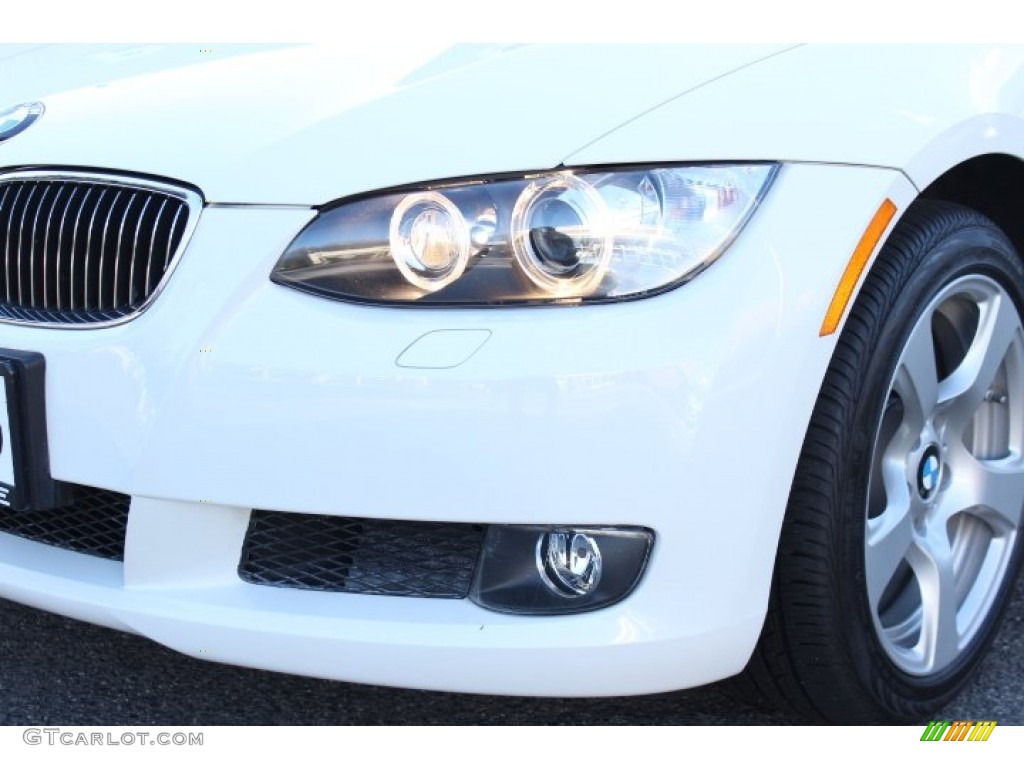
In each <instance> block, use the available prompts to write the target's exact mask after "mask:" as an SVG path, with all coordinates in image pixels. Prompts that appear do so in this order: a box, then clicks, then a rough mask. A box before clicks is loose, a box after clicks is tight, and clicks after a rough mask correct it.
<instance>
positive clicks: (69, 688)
mask: <svg viewBox="0 0 1024 768" xmlns="http://www.w3.org/2000/svg"><path fill="white" fill-rule="evenodd" d="M940 714H941V717H942V718H943V719H948V720H996V721H998V722H999V723H1000V724H1003V725H1009V724H1014V725H1024V579H1021V580H1019V581H1018V584H1017V590H1016V595H1015V598H1014V601H1013V604H1012V606H1011V608H1010V611H1009V613H1008V615H1007V617H1006V622H1005V624H1004V626H1003V628H1002V631H1001V632H1000V634H999V636H998V637H997V638H996V641H995V643H994V645H993V647H992V649H991V652H990V653H989V656H988V658H987V659H986V661H985V663H984V665H983V667H982V669H981V673H980V675H979V676H978V677H977V679H976V680H975V681H974V682H973V683H972V684H971V685H970V687H969V688H968V689H967V690H966V691H964V693H963V694H961V696H960V697H959V698H958V699H957V700H956V701H954V702H953V703H952V704H951V705H950V706H949V707H947V708H946V710H945V711H944V712H942V713H940ZM794 722H795V721H793V720H792V719H790V718H788V717H786V716H784V715H782V714H780V713H778V712H774V711H770V710H764V709H758V708H757V707H755V706H751V705H749V704H743V703H740V702H737V701H736V700H734V699H733V698H732V697H731V696H730V695H729V694H728V692H727V690H726V688H725V687H724V686H722V685H711V686H706V687H704V688H699V689H693V690H689V691H684V692H680V693H672V694H664V695H657V696H642V697H633V698H605V699H584V700H573V699H530V698H523V697H495V696H467V695H456V694H447V693H436V692H430V691H413V690H401V689H394V688H379V687H374V686H367V685H348V684H345V683H336V682H330V681H325V680H315V679H311V678H303V677H295V676H291V675H280V674H274V673H270V672H261V671H257V670H251V669H241V668H238V667H230V666H226V665H223V664H216V663H212V662H206V661H199V660H196V659H192V658H189V657H186V656H182V655H180V654H178V653H175V652H174V651H171V650H168V649H166V648H163V647H161V646H159V645H156V644H155V643H153V642H151V641H149V640H145V639H143V638H140V637H136V636H133V635H128V634H124V633H121V632H115V631H113V630H109V629H104V628H101V627H95V626H92V625H89V624H83V623H81V622H78V621H73V620H71V619H65V618H63V617H59V616H54V615H51V614H47V613H43V612H41V611H37V610H35V609H32V608H26V607H24V606H21V605H16V604H14V603H10V602H7V601H3V600H0V725H58V724H60V725H161V724H162V725H170V724H173V725H285V724H287V725H350V724H351V725H374V724H381V725H400V724H407V725H441V724H447V725H454V724H466V725H468V724H488V725H520V724H534V725H540V724H566V725H569V724H575V725H643V724H664V725H697V724H702V725H720V724H734V725H743V724H750V725H754V724H757V725H785V724H792V723H794Z"/></svg>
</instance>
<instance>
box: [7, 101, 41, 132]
mask: <svg viewBox="0 0 1024 768" xmlns="http://www.w3.org/2000/svg"><path fill="white" fill-rule="evenodd" d="M45 110H46V108H45V107H44V106H43V103H42V102H41V101H30V102H26V103H25V104H17V105H15V106H13V107H9V108H8V109H4V110H0V141H6V140H7V139H9V138H11V137H12V136H17V135H18V134H19V133H21V132H22V131H24V130H25V129H26V128H28V127H29V126H30V125H32V123H34V122H35V121H36V120H38V119H39V117H40V116H41V115H42V114H43V112H44V111H45Z"/></svg>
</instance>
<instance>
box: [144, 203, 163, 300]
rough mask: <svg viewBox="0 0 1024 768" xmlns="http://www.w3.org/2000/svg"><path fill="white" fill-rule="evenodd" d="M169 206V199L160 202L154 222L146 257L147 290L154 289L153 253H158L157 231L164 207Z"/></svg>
mask: <svg viewBox="0 0 1024 768" xmlns="http://www.w3.org/2000/svg"><path fill="white" fill-rule="evenodd" d="M166 207H167V201H166V200H164V201H163V202H162V203H160V210H158V211H157V212H156V221H154V222H153V235H152V236H151V237H150V239H149V255H148V256H147V257H146V283H145V285H146V290H147V291H151V290H153V283H152V281H151V280H150V276H151V275H152V273H153V255H154V254H155V253H156V250H157V249H156V233H157V232H158V231H159V230H160V219H162V218H163V215H164V209H165V208H166Z"/></svg>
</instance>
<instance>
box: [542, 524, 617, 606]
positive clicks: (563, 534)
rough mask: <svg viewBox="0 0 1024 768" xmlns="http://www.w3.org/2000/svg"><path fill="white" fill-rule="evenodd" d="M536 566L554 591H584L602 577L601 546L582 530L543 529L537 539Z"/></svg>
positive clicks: (569, 594)
mask: <svg viewBox="0 0 1024 768" xmlns="http://www.w3.org/2000/svg"><path fill="white" fill-rule="evenodd" d="M537 570H538V571H539V572H540V575H541V576H542V577H543V578H544V580H545V581H546V582H547V584H548V586H549V587H551V589H553V590H554V591H555V592H556V593H557V594H559V595H565V596H567V597H577V596H578V595H585V594H587V593H588V592H591V591H593V589H594V587H596V586H597V585H598V582H600V581H601V548H600V547H599V546H597V542H596V541H594V539H593V538H592V537H591V536H587V535H586V534H584V533H573V532H571V531H552V532H551V533H545V534H543V535H542V536H541V537H540V538H539V539H538V540H537Z"/></svg>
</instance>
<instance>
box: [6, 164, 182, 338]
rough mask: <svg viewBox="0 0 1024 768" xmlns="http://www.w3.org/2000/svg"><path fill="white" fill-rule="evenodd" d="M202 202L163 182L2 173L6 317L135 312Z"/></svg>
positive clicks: (89, 318)
mask: <svg viewBox="0 0 1024 768" xmlns="http://www.w3.org/2000/svg"><path fill="white" fill-rule="evenodd" d="M150 184H151V185H152V186H150ZM199 201H200V198H199V196H198V195H196V194H194V193H192V192H188V191H185V190H179V189H177V188H174V187H169V186H167V185H161V184H157V183H156V182H143V181H136V180H133V179H122V178H105V177H102V176H94V175H91V174H74V173H71V172H67V173H60V172H53V173H50V172H42V171H40V172H17V173H12V174H6V175H0V248H3V249H4V250H3V253H0V257H2V258H3V261H4V265H3V268H2V269H0V281H2V283H3V285H2V286H0V297H2V300H0V319H4V318H7V319H10V320H15V321H19V322H27V323H46V324H64V323H68V324H82V323H105V322H111V321H115V320H118V319H120V318H124V317H126V316H129V315H133V314H135V313H136V312H138V311H139V310H141V309H142V308H143V307H144V306H145V305H146V304H147V302H148V301H149V300H150V299H151V297H152V296H153V294H154V293H155V292H156V290H157V289H158V288H159V286H160V285H161V283H162V281H163V279H164V278H165V276H166V275H167V273H168V271H169V269H170V268H171V267H172V265H173V263H174V259H175V256H176V255H177V254H178V253H179V251H180V250H181V247H182V245H183V241H184V239H185V236H186V233H187V232H188V231H189V228H190V225H191V224H194V217H193V214H194V212H195V211H197V210H198V208H199Z"/></svg>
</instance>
